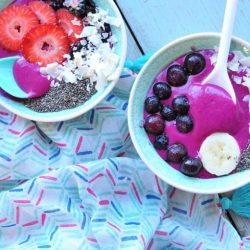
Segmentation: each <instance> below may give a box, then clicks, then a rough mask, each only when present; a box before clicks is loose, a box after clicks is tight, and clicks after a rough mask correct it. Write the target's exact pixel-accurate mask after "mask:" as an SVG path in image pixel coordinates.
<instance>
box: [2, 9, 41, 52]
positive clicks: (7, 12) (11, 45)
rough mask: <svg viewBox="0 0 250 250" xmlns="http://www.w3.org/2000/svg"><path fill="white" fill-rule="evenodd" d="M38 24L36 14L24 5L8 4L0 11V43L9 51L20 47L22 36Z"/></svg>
mask: <svg viewBox="0 0 250 250" xmlns="http://www.w3.org/2000/svg"><path fill="white" fill-rule="evenodd" d="M37 25H39V20H38V18H37V17H36V15H35V14H34V13H33V12H32V11H31V10H30V9H29V8H28V7H27V6H24V5H10V6H8V7H6V8H5V9H4V10H3V11H1V12H0V45H1V46H2V47H3V48H5V49H7V50H10V51H18V50H20V48H21V44H22V39H23V37H24V36H25V35H26V34H27V32H29V31H30V30H31V29H32V28H34V27H36V26H37Z"/></svg>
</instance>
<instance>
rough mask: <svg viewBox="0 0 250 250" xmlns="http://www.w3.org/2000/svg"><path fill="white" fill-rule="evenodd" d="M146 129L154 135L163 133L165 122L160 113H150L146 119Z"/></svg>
mask: <svg viewBox="0 0 250 250" xmlns="http://www.w3.org/2000/svg"><path fill="white" fill-rule="evenodd" d="M144 128H145V130H146V131H147V132H148V133H150V134H154V135H159V134H162V133H163V131H164V128H165V122H164V120H163V119H162V118H161V116H159V115H150V116H148V117H147V118H146V119H145V121H144Z"/></svg>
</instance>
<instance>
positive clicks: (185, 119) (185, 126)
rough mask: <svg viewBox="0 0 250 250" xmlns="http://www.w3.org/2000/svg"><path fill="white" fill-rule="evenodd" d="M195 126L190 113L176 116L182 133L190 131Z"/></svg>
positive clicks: (178, 127) (177, 126)
mask: <svg viewBox="0 0 250 250" xmlns="http://www.w3.org/2000/svg"><path fill="white" fill-rule="evenodd" d="M193 127H194V124H193V120H192V118H191V117H190V116H189V115H178V116H177V118H176V128H177V130H178V131H180V132H181V133H184V134H186V133H188V132H190V131H191V130H192V129H193Z"/></svg>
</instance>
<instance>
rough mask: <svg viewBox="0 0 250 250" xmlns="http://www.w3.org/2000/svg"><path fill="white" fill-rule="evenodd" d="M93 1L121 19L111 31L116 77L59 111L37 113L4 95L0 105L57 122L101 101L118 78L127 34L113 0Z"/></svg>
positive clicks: (25, 115) (23, 113)
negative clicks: (99, 88) (76, 105)
mask: <svg viewBox="0 0 250 250" xmlns="http://www.w3.org/2000/svg"><path fill="white" fill-rule="evenodd" d="M95 3H96V5H97V6H98V7H100V8H102V9H104V10H106V11H108V13H109V15H111V16H114V17H117V18H119V19H120V20H121V21H122V25H121V27H120V28H117V27H114V26H113V27H112V32H113V34H114V35H115V36H116V38H117V40H118V43H116V44H115V46H114V47H115V52H116V54H117V55H118V56H119V57H120V61H119V65H118V67H117V70H118V73H119V74H118V75H117V78H116V79H114V80H113V81H111V82H109V83H108V84H107V86H106V87H104V88H103V89H101V90H99V91H98V92H97V93H96V94H94V95H93V96H92V97H91V98H90V99H89V100H88V101H87V102H85V103H84V104H82V105H80V106H78V107H76V108H73V109H66V110H63V111H59V112H46V113H39V112H35V111H33V110H31V109H29V108H27V107H25V106H24V105H23V104H21V103H19V102H17V101H14V100H10V99H9V98H6V97H4V96H0V105H2V106H3V107H5V108H6V109H8V110H9V111H11V112H13V113H15V114H17V115H19V116H21V117H23V118H26V119H29V120H33V121H40V122H58V121H65V120H69V119H73V118H75V117H78V116H80V115H82V114H84V113H86V112H87V111H89V110H90V109H92V108H93V107H95V106H96V105H97V104H98V103H99V102H101V101H102V100H103V99H104V98H105V97H106V96H107V95H108V94H109V93H110V92H111V91H112V89H113V88H114V87H115V85H116V83H117V81H118V80H119V75H120V74H121V72H122V69H123V66H124V63H125V59H126V53H127V35H126V30H125V24H124V22H123V18H122V16H121V14H120V11H119V10H118V8H117V6H116V5H115V3H114V1H113V0H95ZM0 9H1V5H0Z"/></svg>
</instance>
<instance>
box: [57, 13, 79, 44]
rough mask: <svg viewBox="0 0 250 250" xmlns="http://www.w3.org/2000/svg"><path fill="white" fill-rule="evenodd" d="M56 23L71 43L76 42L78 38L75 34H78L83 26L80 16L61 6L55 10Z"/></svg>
mask: <svg viewBox="0 0 250 250" xmlns="http://www.w3.org/2000/svg"><path fill="white" fill-rule="evenodd" d="M56 15H57V19H58V24H59V26H60V27H62V28H63V30H64V31H65V32H66V34H67V35H68V37H69V40H70V42H71V43H76V42H78V41H79V40H80V39H78V38H76V37H75V35H80V34H81V33H82V30H83V28H84V25H83V22H82V20H81V18H79V17H76V16H74V15H72V14H71V13H70V12H69V11H68V10H66V9H64V8H62V9H59V10H58V11H57V12H56Z"/></svg>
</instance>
